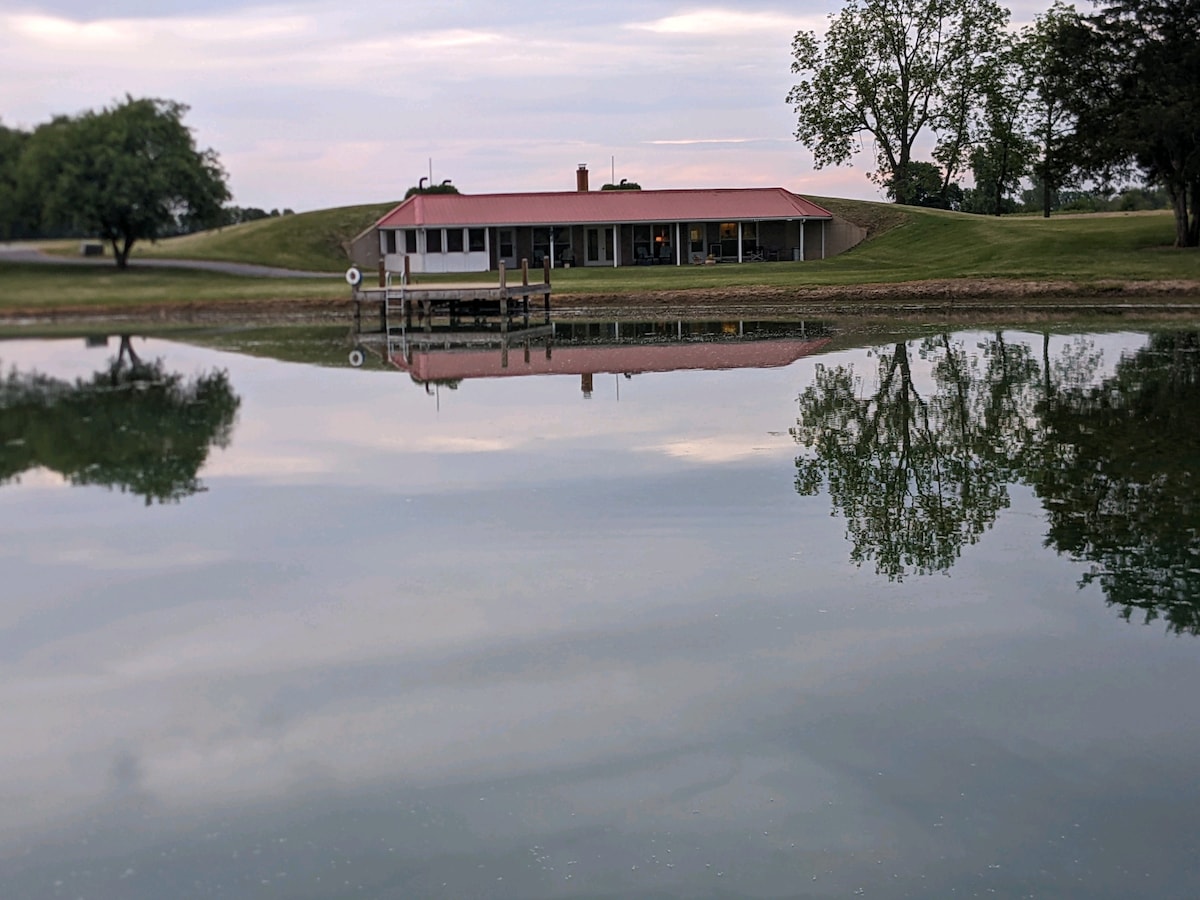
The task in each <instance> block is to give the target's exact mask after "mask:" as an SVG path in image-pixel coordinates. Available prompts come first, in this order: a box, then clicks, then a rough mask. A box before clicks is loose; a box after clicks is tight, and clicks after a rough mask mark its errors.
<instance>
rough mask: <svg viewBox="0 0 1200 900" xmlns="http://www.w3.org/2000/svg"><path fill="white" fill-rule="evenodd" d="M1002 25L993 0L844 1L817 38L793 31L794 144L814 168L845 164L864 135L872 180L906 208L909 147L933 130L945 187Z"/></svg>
mask: <svg viewBox="0 0 1200 900" xmlns="http://www.w3.org/2000/svg"><path fill="white" fill-rule="evenodd" d="M1007 20H1008V13H1007V11H1006V10H1004V9H1002V8H1001V7H1000V6H999V5H998V4H997V3H996V2H995V0H849V2H848V3H847V5H846V7H845V8H844V9H843V10H842V11H841V12H840V13H838V14H836V15H832V16H830V20H829V27H828V29H827V30H826V32H825V36H824V38H823V40H820V41H819V40H818V39H817V37H816V35H815V34H814V33H813V32H806V31H800V32H797V33H796V37H795V40H794V41H793V42H792V56H793V62H792V72H793V73H794V74H797V75H801V76H804V77H803V80H801V81H800V83H798V84H796V85H795V86H794V87H793V88H792V89H791V91H790V92H789V93H788V98H787V99H788V102H789V103H790V104H791V105H792V107H793V109H794V110H795V112H796V115H797V124H796V139H797V140H798V141H800V142H801V143H802V144H804V145H805V146H806V147H808V148H809V149H810V150H812V151H813V157H814V162H815V164H816V166H817V168H823V167H824V166H827V165H844V164H847V163H849V162H850V159H851V157H852V156H853V154H854V153H855V152H856V151H857V150H859V149H861V140H862V135H864V134H867V135H870V137H871V139H872V140H873V142H874V146H875V154H876V163H877V170H876V171H875V172H874V173H873V174H872V176H871V177H872V179H873V180H874V181H875V182H876V183H878V184H881V185H883V184H887V183H891V184H892V185H894V186H895V189H894V195H895V199H896V202H897V203H910V202H911V200H912V197H911V195H910V194H909V193H908V190H909V184H910V180H911V179H910V174H909V168H910V166H911V164H912V162H913V147H914V144H915V143H916V141H917V139H918V137H920V136H921V135H922V134H924V133H925V132H927V131H928V132H932V134H933V135H935V136H936V144H935V146H934V149H933V158H934V159H935V160H937V161H938V162H939V163H941V165H942V169H943V174H944V182H943V183H944V185H947V186H948V185H949V184H950V183H952V182H953V181H954V180H955V176H956V174H957V173H958V171H959V169H960V167H961V165H962V162H963V159H964V154H965V153H966V152H967V150H968V149H969V147H970V145H971V143H972V140H973V132H974V130H975V128H976V124H977V123H976V121H975V111H976V110H977V108H978V103H979V99H980V97H981V96H982V94H983V90H984V88H985V86H986V84H987V80H988V78H989V77H990V73H991V71H992V65H991V60H992V57H993V56H994V54H995V52H996V49H997V46H998V41H999V39H1000V34H1001V32H1002V29H1003V28H1004V26H1005V24H1006V23H1007Z"/></svg>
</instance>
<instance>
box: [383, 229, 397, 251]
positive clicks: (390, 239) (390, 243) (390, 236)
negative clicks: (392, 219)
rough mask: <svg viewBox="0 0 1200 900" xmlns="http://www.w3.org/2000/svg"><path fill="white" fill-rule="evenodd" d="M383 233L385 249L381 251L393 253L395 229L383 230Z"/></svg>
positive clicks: (394, 249)
mask: <svg viewBox="0 0 1200 900" xmlns="http://www.w3.org/2000/svg"><path fill="white" fill-rule="evenodd" d="M384 235H385V243H386V249H385V250H384V251H383V252H384V253H395V252H396V232H395V231H386V232H384Z"/></svg>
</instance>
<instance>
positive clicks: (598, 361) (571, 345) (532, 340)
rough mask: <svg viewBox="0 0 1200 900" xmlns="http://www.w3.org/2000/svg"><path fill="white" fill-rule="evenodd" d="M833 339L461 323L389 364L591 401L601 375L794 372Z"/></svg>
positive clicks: (418, 341)
mask: <svg viewBox="0 0 1200 900" xmlns="http://www.w3.org/2000/svg"><path fill="white" fill-rule="evenodd" d="M830 334H831V332H830V330H829V328H828V326H826V325H825V324H823V323H820V322H773V321H772V322H758V321H700V322H684V321H668V322H658V321H654V322H629V321H616V322H547V323H533V324H528V323H525V324H522V323H521V322H520V321H517V322H514V323H509V322H505V321H501V322H499V323H497V322H493V321H487V320H483V321H480V320H475V321H468V322H462V321H458V322H450V323H440V324H431V325H430V326H429V327H427V328H424V329H415V330H412V331H406V332H404V333H401V334H397V335H395V336H394V337H392V338H391V339H390V340H389V342H388V347H387V357H386V360H385V361H386V362H388V363H390V364H391V365H393V366H395V367H396V368H398V369H400V370H401V371H403V372H407V373H408V374H409V375H410V376H411V377H412V380H413V381H414V382H415V383H417V384H419V385H422V386H424V387H426V388H427V389H428V388H429V387H430V386H433V385H437V386H446V387H449V388H451V389H457V388H458V387H460V386H461V385H462V383H463V382H464V381H467V380H470V379H476V378H508V377H518V376H524V375H576V376H578V377H579V379H580V390H581V392H582V393H583V395H584V396H585V397H590V396H591V394H592V390H593V385H594V379H595V376H596V375H600V374H613V375H620V376H623V377H625V378H627V379H629V378H633V377H634V376H635V375H641V374H645V373H650V372H677V371H684V370H688V369H698V370H705V371H721V370H726V369H761V368H774V367H779V366H787V365H791V364H792V363H794V362H796V361H797V360H798V359H801V358H803V357H805V356H808V355H809V354H811V353H814V352H816V351H818V350H820V349H822V348H823V347H824V346H825V345H826V344H828V343H829V341H830ZM356 351H357V352H360V353H361V352H362V351H361V349H359V348H356Z"/></svg>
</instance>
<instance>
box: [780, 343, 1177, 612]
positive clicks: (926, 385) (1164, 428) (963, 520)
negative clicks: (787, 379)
mask: <svg viewBox="0 0 1200 900" xmlns="http://www.w3.org/2000/svg"><path fill="white" fill-rule="evenodd" d="M875 358H876V367H875V373H874V380H873V381H872V382H871V383H869V384H868V382H867V381H866V380H865V379H864V378H863V377H862V376H860V375H859V374H858V373H857V372H856V371H855V369H854V366H853V365H841V366H834V367H825V366H818V367H817V371H816V376H815V379H814V381H813V384H811V385H810V386H809V387H808V388H806V389H805V390H804V391H803V392H802V393H801V394H800V397H799V411H800V414H799V418H798V420H797V424H796V426H795V427H794V428H793V429H792V435H793V437H794V438H795V439H796V441H797V442H798V443H800V444H802V445H803V446H804V448H805V450H806V452H805V453H804V454H802V455H801V456H800V457H798V458H797V460H796V490H797V491H798V492H799V493H800V494H803V495H807V496H811V495H815V494H817V493H819V492H820V491H821V489H822V488H824V489H825V490H827V491H828V493H829V496H830V500H831V501H832V504H833V507H834V510H835V511H836V512H837V513H838V514H840V515H841V516H842V517H843V518H844V519H845V522H846V535H847V538H848V539H849V540H850V542H851V544H852V549H851V551H850V556H851V559H852V560H853V561H854V562H855V563H857V564H859V565H861V564H862V563H864V562H871V563H873V564H874V567H875V570H876V571H877V572H878V573H879V574H881V575H884V576H886V577H887V578H888V579H890V580H894V581H899V580H902V579H903V578H904V577H905V576H906V575H910V574H931V573H935V572H945V571H947V570H949V569H950V567H951V566H953V565H954V564H955V562H956V561H957V560H958V559H959V557H960V556H961V554H962V551H963V548H964V547H967V546H970V545H972V544H975V543H976V542H977V541H978V540H979V539H980V537H981V536H982V535H983V534H984V533H985V532H986V531H987V530H988V529H990V528H991V527H992V525H993V523H994V522H995V521H996V517H997V515H998V513H999V511H1000V510H1002V509H1005V508H1007V507H1008V506H1009V503H1010V496H1009V490H1010V486H1011V485H1013V484H1024V485H1028V486H1030V487H1032V488H1033V489H1034V490H1035V492H1036V494H1037V496H1038V497H1039V498H1041V500H1042V502H1043V504H1044V507H1045V509H1046V513H1047V516H1048V531H1047V537H1046V541H1047V544H1048V545H1049V546H1052V547H1054V548H1055V549H1056V550H1058V551H1059V552H1060V553H1064V554H1067V555H1069V556H1071V557H1072V558H1073V559H1075V560H1077V561H1083V562H1086V563H1089V564H1090V566H1091V568H1090V569H1089V571H1088V572H1086V573H1085V574H1084V576H1083V578H1082V582H1081V583H1082V584H1088V583H1091V582H1097V583H1099V584H1100V586H1101V587H1102V588H1103V590H1104V592H1105V595H1106V597H1107V599H1108V602H1109V603H1110V604H1112V605H1116V606H1118V607H1119V608H1120V609H1121V610H1122V614H1123V616H1124V617H1125V618H1127V619H1129V618H1131V616H1132V615H1133V612H1134V610H1135V609H1136V610H1141V611H1142V612H1143V616H1144V619H1145V621H1147V622H1149V621H1153V620H1155V619H1157V618H1159V617H1162V618H1164V619H1165V620H1166V622H1167V623H1168V627H1169V628H1170V629H1171V630H1173V631H1175V632H1188V633H1191V634H1200V485H1198V482H1197V476H1196V473H1197V471H1198V464H1200V420H1198V419H1197V416H1198V415H1200V413H1198V412H1197V410H1200V352H1198V347H1197V336H1196V334H1194V333H1189V334H1162V335H1155V336H1154V337H1152V339H1151V341H1150V344H1149V346H1147V347H1145V348H1143V349H1141V350H1139V351H1137V352H1136V353H1134V354H1133V355H1131V356H1126V357H1123V358H1122V359H1121V361H1120V362H1119V363H1118V364H1117V366H1116V371H1115V374H1113V375H1112V376H1111V377H1108V378H1105V379H1103V380H1102V381H1100V382H1099V383H1096V377H1097V372H1098V369H1099V366H1100V363H1101V359H1102V355H1101V354H1100V353H1098V352H1097V351H1096V350H1095V348H1094V345H1093V344H1092V343H1091V342H1090V341H1088V340H1085V339H1077V340H1075V341H1074V342H1073V343H1071V344H1070V345H1068V346H1067V347H1066V348H1065V349H1064V350H1063V351H1062V352H1061V353H1059V354H1058V355H1057V356H1056V357H1052V356H1051V353H1050V350H1049V336H1048V335H1047V336H1044V337H1043V341H1042V350H1041V353H1040V355H1039V354H1036V353H1035V352H1034V351H1033V349H1032V348H1031V347H1030V346H1028V345H1026V344H1021V343H1014V342H1012V341H1010V340H1009V339H1007V338H1006V337H1005V335H1004V334H1003V333H996V334H995V335H993V336H990V337H988V338H986V339H984V340H982V341H979V342H978V343H977V344H976V345H975V346H974V347H973V348H969V347H968V346H967V345H966V343H965V341H964V339H963V338H961V337H952V336H951V335H949V334H941V335H937V336H935V337H928V338H925V339H923V340H920V341H899V342H897V343H896V344H894V345H892V346H890V347H884V348H879V349H877V350H876V351H875ZM918 363H919V365H918Z"/></svg>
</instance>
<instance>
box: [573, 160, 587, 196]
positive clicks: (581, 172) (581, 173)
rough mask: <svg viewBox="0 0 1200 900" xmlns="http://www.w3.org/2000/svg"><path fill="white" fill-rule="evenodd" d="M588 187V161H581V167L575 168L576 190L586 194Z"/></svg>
mask: <svg viewBox="0 0 1200 900" xmlns="http://www.w3.org/2000/svg"><path fill="white" fill-rule="evenodd" d="M587 189H588V170H587V163H580V164H579V168H578V169H576V170H575V190H577V191H579V193H581V194H586V193H587Z"/></svg>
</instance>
